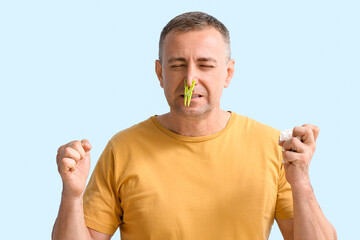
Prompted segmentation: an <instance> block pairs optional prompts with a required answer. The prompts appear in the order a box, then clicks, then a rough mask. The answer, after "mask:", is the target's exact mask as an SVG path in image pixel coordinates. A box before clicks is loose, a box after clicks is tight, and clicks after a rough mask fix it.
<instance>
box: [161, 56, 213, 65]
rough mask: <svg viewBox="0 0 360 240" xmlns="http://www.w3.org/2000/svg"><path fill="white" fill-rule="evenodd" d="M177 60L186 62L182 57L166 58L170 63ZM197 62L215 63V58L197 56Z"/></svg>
mask: <svg viewBox="0 0 360 240" xmlns="http://www.w3.org/2000/svg"><path fill="white" fill-rule="evenodd" d="M177 61H179V62H186V59H185V58H182V57H172V58H169V59H168V60H167V63H168V64H170V63H173V62H177ZM197 62H213V63H216V60H215V59H213V58H208V57H202V58H198V59H197Z"/></svg>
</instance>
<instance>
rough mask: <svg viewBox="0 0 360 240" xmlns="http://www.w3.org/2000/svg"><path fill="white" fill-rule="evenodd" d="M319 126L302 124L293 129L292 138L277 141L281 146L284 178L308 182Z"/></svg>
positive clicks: (301, 183)
mask: <svg viewBox="0 0 360 240" xmlns="http://www.w3.org/2000/svg"><path fill="white" fill-rule="evenodd" d="M319 131H320V130H319V128H318V127H317V126H315V125H312V124H304V125H302V126H301V127H295V128H294V129H293V133H292V138H291V139H289V140H286V141H281V142H279V145H280V146H282V147H283V152H282V156H283V160H284V162H285V163H284V167H285V176H286V180H287V181H288V182H289V183H290V185H291V186H294V184H299V185H305V184H310V179H309V166H310V162H311V159H312V156H313V155H314V152H315V149H316V139H317V137H318V135H319Z"/></svg>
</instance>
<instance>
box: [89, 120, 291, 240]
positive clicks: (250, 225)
mask: <svg viewBox="0 0 360 240" xmlns="http://www.w3.org/2000/svg"><path fill="white" fill-rule="evenodd" d="M279 134H280V131H278V130H276V129H274V128H271V127H269V126H266V125H264V124H261V123H259V122H256V121H254V120H252V119H250V118H247V117H244V116H241V115H238V114H236V113H232V116H231V118H230V120H229V121H228V123H227V125H226V127H225V128H224V129H223V130H221V131H220V132H217V133H215V134H212V135H208V136H203V137H186V136H181V135H178V134H176V133H174V132H171V131H169V130H167V129H166V128H165V127H163V126H162V125H161V124H160V123H159V121H158V120H157V118H156V116H153V117H150V118H149V119H147V120H146V121H143V122H141V123H139V124H137V125H134V126H132V127H131V128H128V129H126V130H123V131H121V132H119V133H117V134H116V135H115V136H114V137H113V138H112V139H111V140H110V141H109V143H108V144H107V146H106V148H105V150H104V152H103V153H102V155H101V157H100V159H99V161H98V163H97V165H96V167H95V169H94V172H93V173H92V176H91V178H90V181H89V184H88V186H87V188H86V190H85V193H84V215H85V222H86V225H87V226H88V227H89V228H92V229H95V230H97V231H99V232H103V233H106V234H113V233H114V232H115V231H116V229H117V228H118V227H119V226H120V234H121V239H122V240H133V239H207V240H209V239H217V240H218V239H251V240H255V239H268V237H269V234H270V230H271V226H272V224H273V222H274V218H278V219H285V218H292V217H293V206H292V204H293V202H292V193H291V188H290V185H289V183H288V182H287V181H286V179H285V174H284V168H283V165H282V160H281V158H282V157H281V148H280V147H279V145H278V139H279Z"/></svg>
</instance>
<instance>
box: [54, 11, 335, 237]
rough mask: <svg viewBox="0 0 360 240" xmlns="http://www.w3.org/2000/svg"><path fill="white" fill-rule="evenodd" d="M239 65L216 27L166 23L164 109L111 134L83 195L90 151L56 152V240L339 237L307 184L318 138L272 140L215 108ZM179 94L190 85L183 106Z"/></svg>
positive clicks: (274, 136)
mask: <svg viewBox="0 0 360 240" xmlns="http://www.w3.org/2000/svg"><path fill="white" fill-rule="evenodd" d="M234 63H235V62H234V60H232V59H231V58H230V40H229V33H228V30H227V29H226V27H225V26H224V25H223V24H222V23H220V22H219V21H218V20H216V19H215V18H213V17H212V16H209V15H207V14H205V13H201V12H189V13H185V14H182V15H179V16H177V17H176V18H174V19H173V20H171V21H170V22H169V23H168V24H167V25H166V26H165V27H164V29H163V31H162V33H161V36H160V44H159V60H157V61H156V62H155V69H156V74H157V76H158V79H159V81H160V85H161V87H162V88H163V89H164V93H165V97H166V99H167V101H168V104H169V106H170V112H169V113H167V114H164V115H161V116H153V117H151V118H149V119H148V120H146V121H144V122H141V123H139V124H137V125H135V126H133V127H131V128H129V129H126V130H124V131H121V132H119V133H118V134H116V135H115V136H114V137H113V138H112V139H111V140H110V141H109V143H108V145H107V146H106V148H105V150H104V152H103V154H102V155H101V157H100V159H99V161H98V163H97V165H96V168H95V169H94V172H93V174H92V176H91V179H90V181H89V184H88V186H87V188H86V190H85V193H84V196H83V197H82V194H83V190H84V188H85V184H86V179H87V176H88V173H89V169H90V149H91V146H90V143H89V142H88V141H87V140H82V141H81V142H80V141H73V142H70V143H68V144H66V145H63V146H61V147H60V148H59V151H58V155H57V164H58V169H59V173H60V175H61V177H62V180H63V192H62V200H61V205H60V210H59V215H58V218H57V220H56V222H55V224H54V229H53V235H52V236H53V239H110V238H111V236H112V234H113V233H114V232H115V231H116V229H117V228H118V226H120V231H121V238H122V239H123V240H126V239H267V238H268V237H269V234H270V230H271V226H272V224H273V221H274V219H276V221H277V223H278V225H279V228H280V230H281V232H282V234H283V236H284V239H336V232H335V229H334V228H333V227H332V225H331V224H330V223H329V222H328V221H327V220H326V218H325V216H324V215H323V213H322V211H321V209H320V207H319V205H318V203H317V201H316V199H315V196H314V193H313V191H312V188H311V185H310V180H309V163H310V161H311V157H312V155H313V153H314V151H315V141H316V138H317V136H318V134H319V129H318V128H317V127H316V126H313V125H310V124H306V125H303V126H301V127H296V128H294V130H293V136H294V137H293V138H292V139H291V140H287V141H283V142H281V143H279V142H278V139H279V131H277V130H275V129H273V128H271V127H268V126H266V125H263V124H261V123H258V122H256V121H254V120H252V119H249V118H246V117H244V116H240V115H238V114H235V113H232V112H227V111H223V110H221V109H220V98H221V95H222V90H223V88H224V87H225V88H226V87H228V86H229V84H230V81H231V79H232V77H233V74H234ZM186 86H187V87H186ZM184 88H189V89H192V88H193V90H192V97H191V99H190V105H187V104H184V101H185V97H186V96H185V95H186V94H185V91H184ZM186 98H187V97H186ZM296 136H299V137H300V139H301V140H299V139H298V138H296ZM279 145H280V146H279ZM281 147H283V149H284V150H283V152H282V151H281ZM282 159H283V160H284V163H282ZM290 185H291V188H290ZM83 204H84V206H83Z"/></svg>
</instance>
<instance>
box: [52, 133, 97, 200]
mask: <svg viewBox="0 0 360 240" xmlns="http://www.w3.org/2000/svg"><path fill="white" fill-rule="evenodd" d="M90 149H91V145H90V143H89V141H88V140H86V139H83V140H81V142H80V141H72V142H69V143H67V144H65V145H62V146H61V147H59V149H58V153H57V156H56V163H57V165H58V171H59V173H60V176H61V178H62V181H63V196H66V197H68V198H80V197H81V195H82V193H83V191H84V189H85V185H86V179H87V177H88V175H89V171H90Z"/></svg>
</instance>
